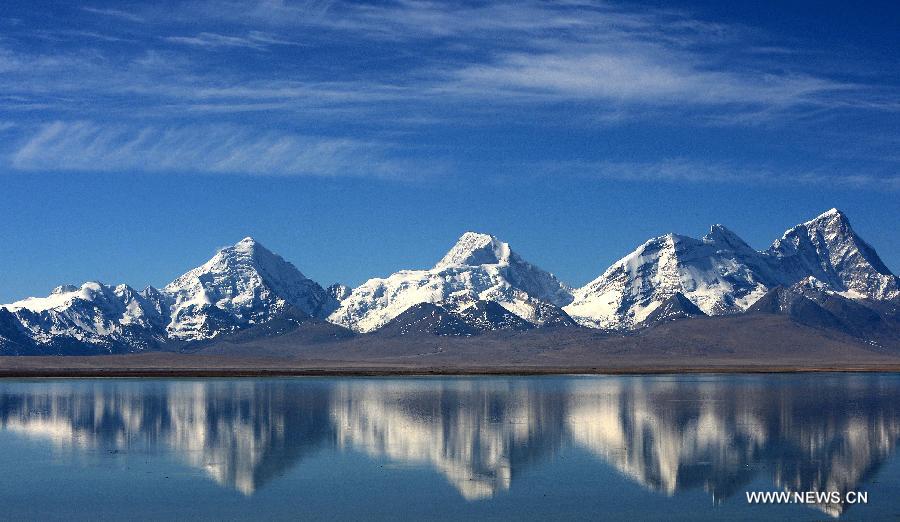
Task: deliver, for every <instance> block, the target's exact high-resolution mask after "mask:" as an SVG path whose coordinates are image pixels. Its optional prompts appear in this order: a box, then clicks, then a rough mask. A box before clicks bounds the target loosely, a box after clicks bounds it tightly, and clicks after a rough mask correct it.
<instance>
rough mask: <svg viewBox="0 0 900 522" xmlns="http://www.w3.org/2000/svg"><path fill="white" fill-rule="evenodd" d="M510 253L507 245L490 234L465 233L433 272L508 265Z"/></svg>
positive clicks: (435, 266)
mask: <svg viewBox="0 0 900 522" xmlns="http://www.w3.org/2000/svg"><path fill="white" fill-rule="evenodd" d="M511 255H512V252H511V251H510V249H509V244H507V243H504V242H502V241H500V240H499V239H497V238H496V237H494V236H492V235H490V234H481V233H478V232H466V233H465V234H463V235H462V236H460V238H459V239H458V240H457V241H456V244H455V245H453V248H451V249H450V251H449V252H447V254H446V255H445V256H444V257H443V259H441V260H440V261H438V263H437V264H436V265H434V270H442V269H444V268H450V267H464V266H479V265H499V264H505V263H509V260H510V256H511Z"/></svg>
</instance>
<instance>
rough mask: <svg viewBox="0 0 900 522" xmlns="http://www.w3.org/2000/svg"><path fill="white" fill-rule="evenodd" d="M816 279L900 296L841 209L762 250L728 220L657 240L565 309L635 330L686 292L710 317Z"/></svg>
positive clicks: (854, 292) (599, 323)
mask: <svg viewBox="0 0 900 522" xmlns="http://www.w3.org/2000/svg"><path fill="white" fill-rule="evenodd" d="M810 276H812V277H815V278H816V280H818V281H820V282H821V284H823V285H824V286H825V287H826V288H828V289H829V290H832V291H835V292H840V293H842V295H845V296H848V297H853V298H856V299H874V300H885V299H893V298H896V297H897V296H898V295H900V290H898V288H900V281H898V278H897V276H895V275H893V274H891V272H890V271H889V270H888V269H887V267H886V266H885V265H884V263H883V262H882V261H881V259H880V258H879V257H878V254H876V253H875V250H874V249H872V247H871V246H869V245H868V244H867V243H866V242H865V241H863V240H862V239H861V238H860V237H859V236H858V235H857V234H856V233H855V232H854V231H853V229H852V228H851V227H850V223H849V221H848V220H847V218H846V216H845V215H844V214H843V213H842V212H840V211H839V210H837V209H832V210H829V211H828V212H825V213H824V214H822V215H820V216H818V217H817V218H815V219H813V220H811V221H807V222H806V223H803V224H800V225H797V226H796V227H793V228H791V229H789V230H788V231H786V232H785V233H784V235H783V236H782V238H781V239H779V240H777V241H775V243H774V244H773V245H772V246H771V247H770V248H769V249H768V250H765V251H756V250H754V249H753V248H751V247H750V246H749V245H748V244H747V243H746V242H744V241H743V240H742V239H740V238H739V237H738V236H737V235H736V234H734V233H733V232H731V231H730V230H728V229H727V228H725V227H724V226H722V225H714V226H713V227H712V228H711V229H710V232H709V233H708V234H707V235H706V236H704V237H703V238H702V239H694V238H690V237H686V236H679V235H675V234H668V235H665V236H661V237H657V238H654V239H651V240H649V241H647V242H646V243H644V244H643V245H641V246H640V247H638V248H637V249H636V250H635V251H634V252H632V253H631V254H629V255H627V256H625V257H624V258H622V259H621V260H620V261H618V262H616V263H615V264H613V266H611V267H610V268H609V269H607V270H606V271H605V272H604V273H603V274H602V275H601V276H600V277H598V278H597V279H595V280H593V281H591V282H590V283H588V284H587V285H585V286H584V287H582V288H579V289H577V290H575V292H574V298H575V299H574V301H573V302H572V304H570V305H569V306H567V307H565V310H566V312H568V313H569V315H571V316H572V317H573V318H574V319H575V320H576V321H578V322H579V323H581V324H583V325H585V326H590V327H595V328H611V329H621V328H631V327H634V326H636V325H637V324H638V323H640V322H641V321H644V320H645V319H646V318H647V317H648V316H649V315H650V314H651V313H652V312H653V311H654V310H655V309H656V308H657V307H659V306H660V305H661V304H662V303H663V302H665V301H666V300H667V299H668V298H670V297H671V296H673V295H675V294H676V293H678V292H680V293H682V294H683V295H684V296H685V297H687V298H688V299H689V300H690V301H691V302H692V303H694V304H696V305H697V307H699V308H700V309H701V310H702V311H703V312H704V313H706V314H708V315H723V314H730V313H736V312H741V311H744V310H746V309H747V308H748V307H750V305H752V304H753V303H754V302H755V301H756V300H757V299H759V298H761V297H762V296H763V295H764V294H766V292H768V291H769V290H772V289H774V288H776V287H778V286H784V287H789V286H791V285H794V284H797V283H798V282H800V281H802V280H804V279H806V278H808V277H810Z"/></svg>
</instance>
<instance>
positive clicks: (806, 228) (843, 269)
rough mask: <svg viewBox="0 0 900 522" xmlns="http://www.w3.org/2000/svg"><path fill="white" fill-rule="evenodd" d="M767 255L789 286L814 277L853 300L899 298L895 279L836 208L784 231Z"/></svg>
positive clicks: (899, 288)
mask: <svg viewBox="0 0 900 522" xmlns="http://www.w3.org/2000/svg"><path fill="white" fill-rule="evenodd" d="M767 254H769V255H770V256H772V257H774V258H776V259H777V263H778V265H779V270H780V271H781V272H782V273H783V274H784V275H785V276H786V278H787V279H786V282H787V283H789V284H792V283H794V282H797V281H800V280H802V279H805V278H806V277H808V276H814V277H815V278H816V279H818V280H819V281H822V282H824V283H825V284H826V285H828V286H829V287H831V289H833V290H835V291H838V292H843V293H846V294H847V295H852V296H855V297H865V298H871V299H892V298H895V297H897V296H900V281H898V278H897V277H896V276H895V275H894V274H892V273H891V271H890V270H889V269H888V268H887V266H885V264H884V262H883V261H882V260H881V258H880V257H878V254H877V253H876V252H875V249H874V248H872V247H871V246H870V245H869V244H868V243H866V242H865V241H864V240H863V239H862V238H860V237H859V236H858V235H857V234H856V232H855V231H854V230H853V227H852V226H851V225H850V220H849V219H847V216H846V215H844V213H843V212H841V211H840V210H838V209H836V208H833V209H831V210H829V211H828V212H825V213H823V214H821V215H819V216H817V217H816V218H814V219H812V220H810V221H807V222H805V223H801V224H799V225H797V226H795V227H792V228H790V229H788V230H787V231H785V233H784V235H782V237H781V239H778V240H776V241H775V242H774V243H773V244H772V246H771V247H770V248H769V250H767Z"/></svg>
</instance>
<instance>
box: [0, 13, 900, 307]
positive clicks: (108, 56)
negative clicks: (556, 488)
mask: <svg viewBox="0 0 900 522" xmlns="http://www.w3.org/2000/svg"><path fill="white" fill-rule="evenodd" d="M898 27H900V4H898V3H897V2H884V3H878V2H867V3H865V4H864V5H861V4H850V3H847V2H823V1H815V2H813V1H796V0H778V1H772V2H738V3H733V2H719V1H712V0H697V1H689V2H682V3H679V2H662V1H639V2H595V1H591V0H561V1H558V2H540V1H534V0H518V1H511V2H431V1H418V0H401V1H382V2H373V3H366V2H338V1H334V2H331V1H319V0H309V1H290V0H248V1H231V0H214V1H213V0H210V1H202V0H201V1H183V2H167V1H165V0H162V1H153V2H132V1H129V0H116V1H103V0H90V1H66V2H62V1H55V2H48V1H42V0H27V1H20V0H6V1H4V2H2V3H0V240H2V245H3V247H2V248H0V302H10V301H14V300H17V299H21V298H24V297H26V296H32V295H46V294H47V293H48V292H49V291H50V290H51V289H52V288H53V287H54V286H56V285H59V284H64V283H65V284H73V283H80V282H83V281H88V280H99V281H102V282H105V283H108V284H116V283H122V282H124V283H128V284H130V285H132V286H134V287H136V288H143V287H144V286H146V285H148V284H152V285H154V286H157V287H161V286H163V285H165V284H166V283H168V282H169V281H171V280H172V279H174V278H175V277H177V276H178V275H180V274H181V273H183V272H185V271H186V270H188V269H190V268H192V267H194V266H197V265H199V264H201V263H203V262H204V261H206V260H207V259H208V258H209V257H211V256H212V255H213V254H214V253H215V251H216V250H217V249H218V248H221V247H223V246H226V245H229V244H233V243H235V242H237V241H239V240H240V239H241V238H243V237H245V236H248V235H249V236H253V237H255V238H256V239H257V240H259V241H260V242H261V243H262V244H264V245H265V246H267V247H268V248H270V249H271V250H273V251H275V252H277V253H279V254H281V255H282V256H283V257H285V258H286V259H287V260H289V261H291V262H293V263H294V264H295V265H296V266H297V267H298V268H299V269H300V270H301V271H303V272H304V273H305V274H306V275H307V276H308V277H311V278H313V279H314V280H316V281H318V282H320V283H322V284H323V285H328V284H331V283H333V282H337V281H340V282H343V283H346V284H349V285H357V284H359V283H361V282H363V281H365V280H366V279H368V278H370V277H378V276H386V275H388V274H390V273H392V272H394V271H397V270H400V269H404V268H427V267H430V266H432V265H433V264H434V263H435V262H437V260H438V259H440V258H441V256H442V255H443V254H444V252H446V251H447V250H448V249H449V248H450V247H451V246H452V245H453V243H454V242H455V240H456V238H457V237H458V236H459V235H460V234H462V233H463V232H464V231H467V230H476V231H480V232H487V233H492V234H494V235H496V236H498V237H499V238H500V239H502V240H504V241H507V242H509V243H510V244H511V246H512V248H513V249H514V250H516V251H517V252H519V253H520V254H521V255H522V256H523V257H524V258H525V259H527V260H529V261H531V262H533V263H535V264H537V265H538V266H540V267H542V268H544V269H547V270H549V271H551V272H553V273H555V274H556V275H558V276H559V277H560V278H561V279H562V280H564V281H566V282H567V283H569V284H570V285H573V286H580V285H583V284H584V283H586V282H588V281H589V280H591V279H593V278H595V277H596V276H598V275H599V274H600V273H602V272H603V271H604V270H605V269H606V268H607V267H608V266H609V265H610V264H612V263H613V262H615V261H616V260H617V259H619V258H621V257H622V256H624V255H625V254H627V253H629V252H630V251H632V250H633V249H634V248H636V247H637V246H638V245H639V244H641V243H642V242H644V241H645V240H647V239H649V238H650V237H654V236H658V235H661V234H665V233H668V232H675V233H680V234H685V235H690V236H694V237H699V236H702V235H703V234H705V233H706V232H707V231H708V229H709V226H710V225H711V224H714V223H723V224H725V225H726V226H728V227H729V228H730V229H732V230H733V231H735V232H736V233H738V234H739V235H740V236H741V237H743V238H744V239H745V240H746V241H748V242H749V243H750V244H751V245H752V246H754V247H755V248H759V249H765V248H767V247H768V245H769V244H770V243H771V242H772V241H773V240H774V239H776V238H778V237H780V236H781V234H782V233H783V232H784V230H786V229H787V228H789V227H791V226H793V225H795V224H797V223H800V222H802V221H806V220H808V219H811V218H813V217H815V216H816V215H818V214H820V213H822V212H824V211H826V210H828V209H830V208H832V207H837V208H840V209H841V210H843V211H844V212H845V213H846V214H847V216H848V217H849V219H850V221H851V223H852V224H853V226H854V228H855V229H856V230H857V232H858V233H859V234H860V235H861V236H862V237H863V238H865V239H866V240H867V241H868V242H869V243H871V244H872V245H873V246H874V247H875V248H876V250H877V251H878V252H879V254H880V255H881V257H882V258H883V260H884V261H885V263H886V264H887V265H888V267H890V268H891V269H892V270H893V271H894V272H897V271H898V270H900V243H898V241H897V237H898V233H900V219H898V216H900V118H898V116H900V54H898V49H900V31H898V30H897V28H898Z"/></svg>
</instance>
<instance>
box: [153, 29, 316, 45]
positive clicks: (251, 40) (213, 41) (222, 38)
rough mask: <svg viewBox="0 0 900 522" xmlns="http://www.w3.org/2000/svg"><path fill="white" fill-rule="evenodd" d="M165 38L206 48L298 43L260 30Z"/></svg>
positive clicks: (173, 41)
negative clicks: (238, 33)
mask: <svg viewBox="0 0 900 522" xmlns="http://www.w3.org/2000/svg"><path fill="white" fill-rule="evenodd" d="M163 40H165V41H167V42H170V43H175V44H182V45H191V46H195V47H202V48H205V49H221V48H229V47H244V48H248V49H265V48H267V47H268V46H270V45H298V44H297V43H295V42H291V41H288V40H283V39H280V38H277V37H275V36H273V35H271V34H268V33H263V32H260V31H250V32H249V33H248V34H247V35H246V36H233V35H226V34H217V33H207V32H202V33H198V34H196V35H194V36H167V37H164V38H163Z"/></svg>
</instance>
